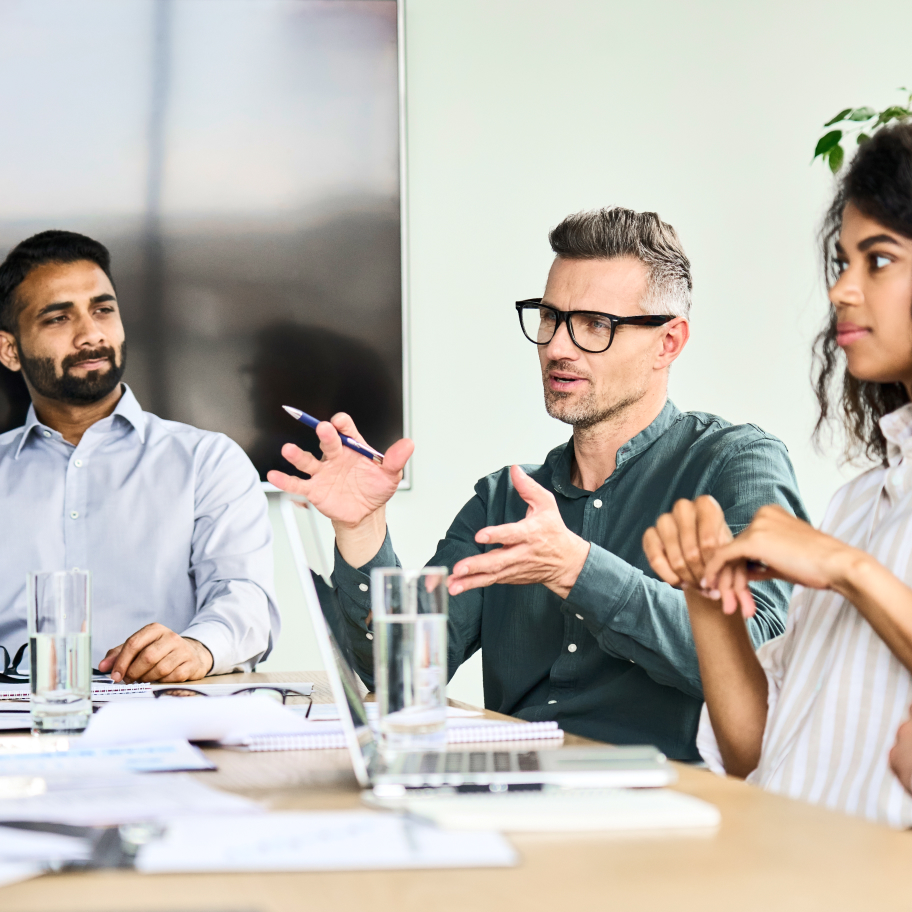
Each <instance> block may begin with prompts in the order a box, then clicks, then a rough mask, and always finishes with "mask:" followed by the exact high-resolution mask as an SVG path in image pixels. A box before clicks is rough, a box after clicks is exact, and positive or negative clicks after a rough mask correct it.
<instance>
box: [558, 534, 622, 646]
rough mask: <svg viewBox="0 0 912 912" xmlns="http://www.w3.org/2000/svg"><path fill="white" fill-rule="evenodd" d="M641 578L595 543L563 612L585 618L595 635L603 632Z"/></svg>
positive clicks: (566, 600) (616, 557)
mask: <svg viewBox="0 0 912 912" xmlns="http://www.w3.org/2000/svg"><path fill="white" fill-rule="evenodd" d="M639 575H640V571H639V570H637V569H636V567H632V566H631V565H630V564H628V563H627V561H625V560H621V558H619V557H618V556H617V555H616V554H612V553H611V552H610V551H606V550H605V549H604V548H600V547H599V546H598V545H596V544H595V543H594V542H593V543H592V544H591V546H590V548H589V556H588V557H587V558H586V563H585V564H583V569H582V570H581V571H580V575H579V576H578V577H577V578H576V582H575V583H574V584H573V588H572V589H571V590H570V594H569V595H568V596H567V598H566V599H565V600H564V603H563V605H562V606H561V608H562V609H563V610H564V611H570V612H573V613H574V614H581V615H582V618H583V620H584V621H586V622H587V624H588V626H589V627H590V629H592V630H593V632H596V631H597V630H601V629H602V628H603V627H606V626H607V625H608V624H610V623H611V621H612V619H613V618H614V616H615V615H616V614H617V613H618V612H619V611H620V610H621V608H623V607H624V604H625V603H626V602H627V600H628V599H629V598H630V596H631V593H632V592H633V590H634V588H635V582H636V579H637V577H638V576H639Z"/></svg>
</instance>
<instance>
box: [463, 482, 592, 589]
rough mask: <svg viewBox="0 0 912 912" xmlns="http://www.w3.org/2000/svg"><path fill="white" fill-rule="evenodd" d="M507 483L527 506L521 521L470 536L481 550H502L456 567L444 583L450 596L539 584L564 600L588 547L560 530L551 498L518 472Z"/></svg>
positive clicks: (584, 541)
mask: <svg viewBox="0 0 912 912" xmlns="http://www.w3.org/2000/svg"><path fill="white" fill-rule="evenodd" d="M510 478H511V480H512V481H513V487H515V488H516V491H517V493H518V494H519V496H520V497H522V499H523V500H524V501H525V502H526V503H527V504H528V505H529V509H528V510H527V511H526V518H525V519H523V520H521V521H520V522H515V523H507V524H505V525H502V526H487V527H486V528H484V529H480V530H479V531H478V532H477V533H476V534H475V541H476V542H478V543H479V544H481V545H487V544H500V545H503V547H502V548H495V549H494V550H493V551H488V552H487V553H485V554H479V555H476V556H474V557H467V558H465V559H464V560H461V561H459V563H458V564H456V566H455V567H453V574H452V576H450V579H449V591H450V595H459V593H461V592H465V591H467V590H469V589H479V588H482V587H484V586H491V585H493V584H494V583H511V584H514V585H523V584H526V583H543V584H544V585H545V586H547V587H548V588H549V589H550V590H551V591H552V592H556V593H557V594H558V595H559V596H560V597H561V598H566V597H567V596H568V595H569V594H570V590H571V589H572V588H573V585H574V583H575V582H576V578H577V577H578V576H579V574H580V571H581V570H582V569H583V564H585V563H586V558H587V557H588V555H589V542H587V541H586V540H585V539H582V538H580V537H579V536H578V535H575V534H574V533H573V532H571V531H570V530H569V529H568V528H567V527H566V526H565V525H564V521H563V519H561V515H560V512H559V511H558V509H557V502H556V501H555V499H554V495H553V494H551V493H550V492H549V491H546V490H545V489H544V488H543V487H542V486H541V485H539V484H536V483H535V482H534V481H533V480H532V479H531V478H529V476H528V475H526V473H525V472H524V471H523V470H522V469H521V468H520V467H519V466H513V467H512V468H511V469H510Z"/></svg>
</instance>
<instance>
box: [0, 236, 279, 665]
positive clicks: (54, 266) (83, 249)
mask: <svg viewBox="0 0 912 912" xmlns="http://www.w3.org/2000/svg"><path fill="white" fill-rule="evenodd" d="M125 357H126V345H125V339H124V329H123V324H122V323H121V319H120V312H119V309H118V305H117V297H116V292H115V289H114V283H113V281H112V278H111V269H110V255H109V253H108V251H107V249H106V248H105V247H104V246H103V245H101V244H99V243H98V242H97V241H93V240H91V239H90V238H87V237H84V236H82V235H78V234H73V233H71V232H66V231H45V232H42V233H41V234H38V235H35V236H34V237H32V238H29V239H28V240H26V241H23V242H22V243H21V244H19V245H18V246H17V247H16V248H14V249H13V250H12V251H11V252H10V254H9V256H8V257H7V258H6V260H5V261H4V262H3V264H2V265H0V363H2V364H3V365H4V366H5V367H6V368H8V369H10V370H13V371H21V372H22V376H23V378H24V380H25V382H26V385H27V387H28V390H29V393H30V395H31V397H32V406H31V408H30V409H29V413H28V417H27V419H26V423H25V425H24V426H23V427H21V428H17V429H16V430H13V431H9V432H7V433H5V434H2V435H0V516H2V519H0V646H2V647H3V648H4V649H5V650H6V652H7V654H8V656H12V655H14V654H15V653H16V652H17V651H18V649H19V647H20V646H21V645H23V644H24V643H25V642H26V641H27V638H28V634H27V627H26V614H25V579H26V574H27V573H28V571H31V570H63V569H69V568H74V567H78V568H80V569H87V570H89V571H91V573H92V587H93V592H92V602H93V617H92V662H93V665H94V667H96V668H98V669H99V670H100V671H102V672H106V673H110V675H111V677H112V678H113V679H114V680H117V681H120V680H123V681H128V682H129V681H163V682H178V681H187V680H193V679H196V678H201V677H203V676H204V675H206V674H221V673H225V672H231V671H249V670H252V669H253V668H254V666H255V665H256V663H257V662H258V661H259V660H261V659H262V658H264V657H265V656H266V655H268V653H269V651H270V649H271V648H272V643H273V640H274V639H275V637H276V636H277V635H278V632H279V616H278V611H277V609H276V605H275V599H274V597H273V594H272V585H273V567H272V550H271V545H272V542H271V538H272V536H271V530H270V525H269V519H268V515H267V505H266V498H265V496H264V494H263V492H262V490H261V489H260V485H259V478H258V476H257V473H256V471H255V470H254V468H253V466H252V464H251V463H250V460H249V459H248V458H247V457H246V456H245V455H244V453H243V451H242V450H241V448H240V447H239V446H238V445H237V444H236V443H234V442H233V441H231V440H229V439H228V438H227V437H225V436H224V435H222V434H215V433H212V432H209V431H202V430H198V429H197V428H193V427H190V426H188V425H185V424H179V423H177V422H174V421H164V420H162V419H161V418H158V417H157V416H155V415H152V414H150V413H148V412H144V411H143V410H142V409H141V407H140V405H139V403H138V402H137V401H136V398H135V397H134V395H133V393H132V392H131V391H130V389H129V387H127V386H126V385H125V384H123V383H121V378H122V376H123V372H124V368H125Z"/></svg>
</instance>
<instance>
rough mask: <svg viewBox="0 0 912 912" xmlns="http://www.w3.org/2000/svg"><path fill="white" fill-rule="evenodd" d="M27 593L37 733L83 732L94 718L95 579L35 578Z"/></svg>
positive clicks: (78, 573) (74, 574)
mask: <svg viewBox="0 0 912 912" xmlns="http://www.w3.org/2000/svg"><path fill="white" fill-rule="evenodd" d="M27 593H28V594H27V599H28V605H27V609H28V632H29V681H30V684H31V688H30V690H31V697H30V700H29V704H30V709H31V714H32V731H33V732H35V733H39V734H40V733H42V732H57V733H67V732H73V733H75V732H80V731H82V730H83V729H84V728H85V727H86V726H87V725H88V724H89V719H90V718H91V715H92V640H91V634H90V630H91V579H90V576H89V573H88V571H86V570H67V571H61V572H50V573H30V574H29V575H28V586H27Z"/></svg>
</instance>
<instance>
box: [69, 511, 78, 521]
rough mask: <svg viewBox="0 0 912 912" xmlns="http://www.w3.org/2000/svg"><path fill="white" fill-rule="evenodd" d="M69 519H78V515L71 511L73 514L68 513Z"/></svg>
mask: <svg viewBox="0 0 912 912" xmlns="http://www.w3.org/2000/svg"><path fill="white" fill-rule="evenodd" d="M70 519H79V514H78V513H77V512H76V511H75V510H73V512H72V513H70Z"/></svg>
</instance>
